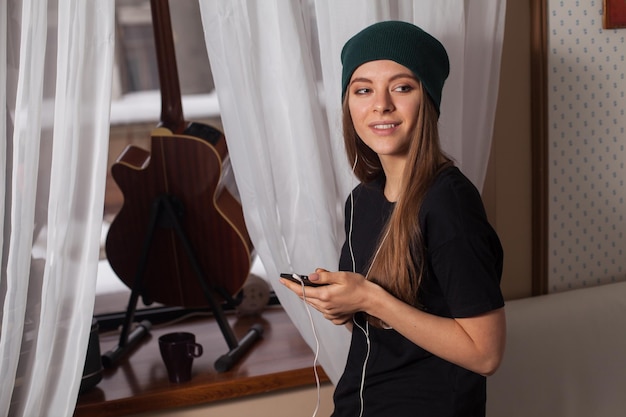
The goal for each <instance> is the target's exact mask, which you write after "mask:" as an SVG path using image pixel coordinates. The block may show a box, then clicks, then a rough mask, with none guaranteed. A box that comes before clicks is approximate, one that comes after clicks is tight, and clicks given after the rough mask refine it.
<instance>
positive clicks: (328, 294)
mask: <svg viewBox="0 0 626 417" xmlns="http://www.w3.org/2000/svg"><path fill="white" fill-rule="evenodd" d="M309 281H311V282H312V283H316V284H329V285H324V286H320V287H310V286H307V287H304V289H303V288H302V287H303V286H302V285H300V284H297V283H294V282H291V281H289V280H286V279H282V278H281V283H282V284H283V285H285V286H286V287H287V288H289V289H290V290H291V291H293V292H294V293H295V294H297V295H298V297H300V298H303V299H305V301H306V302H307V303H308V304H309V305H310V306H311V307H313V308H315V309H316V310H317V311H319V312H320V313H322V315H323V316H324V317H325V318H326V319H328V320H330V321H331V322H333V323H334V324H337V325H339V324H345V323H346V322H348V321H350V320H351V319H352V316H353V315H354V313H356V312H358V311H362V307H363V304H364V302H365V300H366V299H367V297H368V291H369V289H370V287H371V286H372V285H376V284H374V283H372V282H369V281H367V280H366V279H365V277H364V276H363V275H360V274H355V273H352V272H329V271H326V270H324V269H319V268H318V269H316V270H315V272H314V273H312V274H310V275H309Z"/></svg>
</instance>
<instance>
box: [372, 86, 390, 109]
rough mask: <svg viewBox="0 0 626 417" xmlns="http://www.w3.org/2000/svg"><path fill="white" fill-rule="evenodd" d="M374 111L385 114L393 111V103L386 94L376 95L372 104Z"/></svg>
mask: <svg viewBox="0 0 626 417" xmlns="http://www.w3.org/2000/svg"><path fill="white" fill-rule="evenodd" d="M374 110H375V111H377V112H380V113H387V112H390V111H392V110H393V101H392V100H391V96H390V95H389V93H388V92H386V91H385V92H384V93H381V94H378V95H377V96H376V101H375V102H374Z"/></svg>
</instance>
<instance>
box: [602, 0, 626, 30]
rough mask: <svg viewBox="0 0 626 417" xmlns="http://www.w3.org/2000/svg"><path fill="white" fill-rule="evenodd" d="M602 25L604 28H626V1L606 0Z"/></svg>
mask: <svg viewBox="0 0 626 417" xmlns="http://www.w3.org/2000/svg"><path fill="white" fill-rule="evenodd" d="M602 27H603V28H604V29H620V28H626V1H624V0H604V8H603V13H602Z"/></svg>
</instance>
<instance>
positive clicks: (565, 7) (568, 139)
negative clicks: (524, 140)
mask: <svg viewBox="0 0 626 417" xmlns="http://www.w3.org/2000/svg"><path fill="white" fill-rule="evenodd" d="M602 7H603V1H602V0H549V1H548V10H549V18H548V31H549V37H548V39H549V40H548V42H549V45H548V54H549V56H548V85H549V92H548V106H549V115H548V120H549V128H548V129H549V130H548V131H549V139H548V140H549V144H548V145H549V150H548V152H549V154H548V156H549V163H550V166H549V195H550V201H549V216H550V218H549V226H548V228H549V242H548V247H549V251H550V253H549V258H548V262H549V273H548V279H549V290H550V292H558V291H564V290H569V289H574V288H580V287H584V286H592V285H600V284H606V283H610V282H614V281H623V280H626V256H624V252H625V250H626V236H625V235H626V219H625V217H626V203H625V202H624V199H625V197H626V187H625V186H624V180H625V179H626V169H625V168H624V162H625V161H626V150H625V149H624V147H625V143H626V134H625V131H624V130H625V128H626V117H625V116H624V112H625V111H626V97H625V90H626V79H625V75H624V74H625V73H626V60H625V56H626V42H625V39H626V29H618V30H604V29H602V13H603V11H602Z"/></svg>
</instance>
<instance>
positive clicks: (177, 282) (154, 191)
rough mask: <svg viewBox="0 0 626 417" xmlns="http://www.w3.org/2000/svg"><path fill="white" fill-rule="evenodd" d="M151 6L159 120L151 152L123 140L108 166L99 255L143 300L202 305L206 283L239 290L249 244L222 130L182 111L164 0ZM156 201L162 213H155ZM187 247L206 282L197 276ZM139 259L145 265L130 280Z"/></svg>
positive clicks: (225, 291) (226, 292) (229, 292)
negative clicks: (112, 200) (112, 199)
mask: <svg viewBox="0 0 626 417" xmlns="http://www.w3.org/2000/svg"><path fill="white" fill-rule="evenodd" d="M151 6H152V17H153V25H154V34H155V43H156V48H157V61H158V70H159V80H160V84H161V121H160V123H159V126H158V127H157V128H156V129H155V130H154V131H153V132H152V134H151V149H150V151H148V150H145V149H142V148H139V147H136V146H132V145H130V146H128V147H127V148H126V149H125V150H124V151H123V152H122V154H121V155H120V156H119V157H118V159H117V161H116V162H115V163H114V164H113V166H112V168H111V174H112V176H113V179H114V180H115V182H116V183H117V185H118V186H119V187H120V189H121V191H122V194H123V196H124V203H123V206H122V208H121V210H120V212H119V214H118V215H117V216H116V217H115V219H114V220H113V222H112V224H111V226H110V229H109V232H108V235H107V239H106V254H107V258H108V261H109V263H110V264H111V267H112V269H113V271H114V272H115V273H116V274H117V275H118V277H119V278H120V279H121V280H122V281H123V282H124V283H125V284H126V285H127V286H129V287H130V288H131V289H133V288H135V289H136V290H138V291H139V293H140V295H141V297H142V298H143V299H144V302H147V303H150V302H158V303H162V304H165V305H170V306H182V307H190V308H196V307H205V306H207V298H206V293H205V291H206V288H207V286H208V288H210V289H211V290H212V291H214V295H215V296H216V297H217V298H218V299H219V300H224V299H227V298H228V297H231V296H234V295H235V294H237V293H238V292H239V291H240V290H241V288H242V286H243V284H244V283H245V281H246V279H247V277H248V274H249V272H250V265H251V254H252V250H253V246H252V242H251V241H250V237H249V236H248V232H247V230H246V226H245V222H244V217H243V212H242V208H241V205H240V203H239V202H238V200H237V199H236V198H235V197H234V196H233V194H232V193H231V192H230V191H229V190H228V189H227V188H226V187H225V186H224V185H223V181H222V176H223V173H224V172H225V169H226V167H227V164H229V159H228V150H227V146H226V141H225V138H224V135H223V134H222V132H220V131H219V130H217V129H215V128H214V127H211V126H208V125H204V124H200V123H190V122H187V121H185V119H184V117H183V111H182V103H181V96H180V86H179V82H178V71H177V68H176V61H175V52H174V42H173V37H172V28H171V22H170V15H169V7H168V4H167V0H164V1H160V0H152V4H151ZM163 204H165V206H166V208H168V210H169V212H168V211H167V210H161V211H158V210H157V211H158V212H156V213H155V207H157V208H158V207H163ZM168 213H169V214H173V215H169V214H168ZM151 216H152V223H151ZM154 216H156V218H154ZM172 219H175V222H174V223H176V224H172V223H173V222H172ZM151 224H152V226H154V225H156V226H157V227H152V226H151ZM175 226H180V227H181V228H182V230H183V232H184V233H185V235H186V236H187V238H188V239H187V240H188V241H187V242H185V241H183V240H181V239H180V235H179V234H177V230H176V227H175ZM146 243H149V244H148V245H147V246H146ZM190 249H191V251H192V253H193V255H194V257H195V258H196V259H197V262H198V264H199V266H200V269H201V271H202V273H203V274H204V276H205V277H206V285H202V284H203V283H202V282H199V280H198V277H197V270H196V269H195V268H194V265H193V262H192V261H193V260H192V259H190V256H189V250H190ZM142 251H143V252H142ZM144 252H145V253H144ZM140 266H143V267H144V268H145V269H144V272H143V274H139V275H142V276H143V278H142V279H141V283H140V285H136V284H138V283H136V282H135V279H136V277H138V273H137V271H138V267H140ZM140 278H141V277H140ZM136 287H139V288H136ZM203 287H204V288H203Z"/></svg>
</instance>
